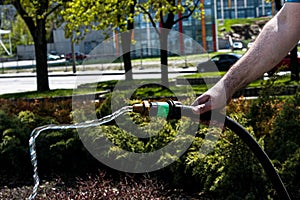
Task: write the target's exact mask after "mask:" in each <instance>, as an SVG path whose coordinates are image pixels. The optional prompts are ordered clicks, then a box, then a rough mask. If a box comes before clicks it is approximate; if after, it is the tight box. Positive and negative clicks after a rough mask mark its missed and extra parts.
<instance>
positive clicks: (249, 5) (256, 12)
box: [216, 0, 274, 20]
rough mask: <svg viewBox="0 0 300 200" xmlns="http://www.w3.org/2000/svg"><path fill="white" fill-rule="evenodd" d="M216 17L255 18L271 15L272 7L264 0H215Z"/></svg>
mask: <svg viewBox="0 0 300 200" xmlns="http://www.w3.org/2000/svg"><path fill="white" fill-rule="evenodd" d="M216 7H217V9H216V10H217V18H218V19H220V20H223V19H236V18H256V17H264V16H272V14H273V12H274V7H273V8H272V2H271V1H269V2H266V0H216Z"/></svg>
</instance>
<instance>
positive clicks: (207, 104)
mask: <svg viewBox="0 0 300 200" xmlns="http://www.w3.org/2000/svg"><path fill="white" fill-rule="evenodd" d="M192 106H194V108H193V112H194V113H195V114H202V113H205V112H207V111H209V110H211V109H212V106H211V97H210V95H208V94H203V95H201V96H200V97H198V98H197V99H196V100H195V101H194V102H193V103H192Z"/></svg>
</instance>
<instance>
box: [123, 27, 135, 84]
mask: <svg viewBox="0 0 300 200" xmlns="http://www.w3.org/2000/svg"><path fill="white" fill-rule="evenodd" d="M131 32H132V31H131V30H129V31H126V32H123V33H122V34H121V43H122V51H123V62H124V68H125V79H126V80H127V81H128V80H132V79H133V77H132V70H131V69H132V65H131V56H130V45H131Z"/></svg>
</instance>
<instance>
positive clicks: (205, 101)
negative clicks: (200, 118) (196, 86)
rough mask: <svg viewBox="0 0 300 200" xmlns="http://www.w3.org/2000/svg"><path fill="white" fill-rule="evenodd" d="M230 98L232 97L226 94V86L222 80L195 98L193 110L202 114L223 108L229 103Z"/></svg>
mask: <svg viewBox="0 0 300 200" xmlns="http://www.w3.org/2000/svg"><path fill="white" fill-rule="evenodd" d="M228 99H230V97H229V96H227V95H226V90H225V87H224V85H223V83H222V81H220V82H218V83H217V84H216V85H215V86H214V87H212V88H211V89H209V90H208V91H206V92H205V93H204V94H202V95H201V96H199V97H197V98H196V99H195V101H194V102H193V103H192V106H194V110H193V111H194V112H195V113H197V114H202V113H205V112H207V111H210V110H215V109H222V108H224V107H225V105H226V104H227V102H228Z"/></svg>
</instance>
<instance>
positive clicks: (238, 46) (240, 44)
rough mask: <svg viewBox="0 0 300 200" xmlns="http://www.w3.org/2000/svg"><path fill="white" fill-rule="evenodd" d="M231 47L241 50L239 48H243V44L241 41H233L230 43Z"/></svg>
mask: <svg viewBox="0 0 300 200" xmlns="http://www.w3.org/2000/svg"><path fill="white" fill-rule="evenodd" d="M232 48H233V49H234V50H241V49H243V48H244V44H243V43H242V42H234V43H233V44H232Z"/></svg>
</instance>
